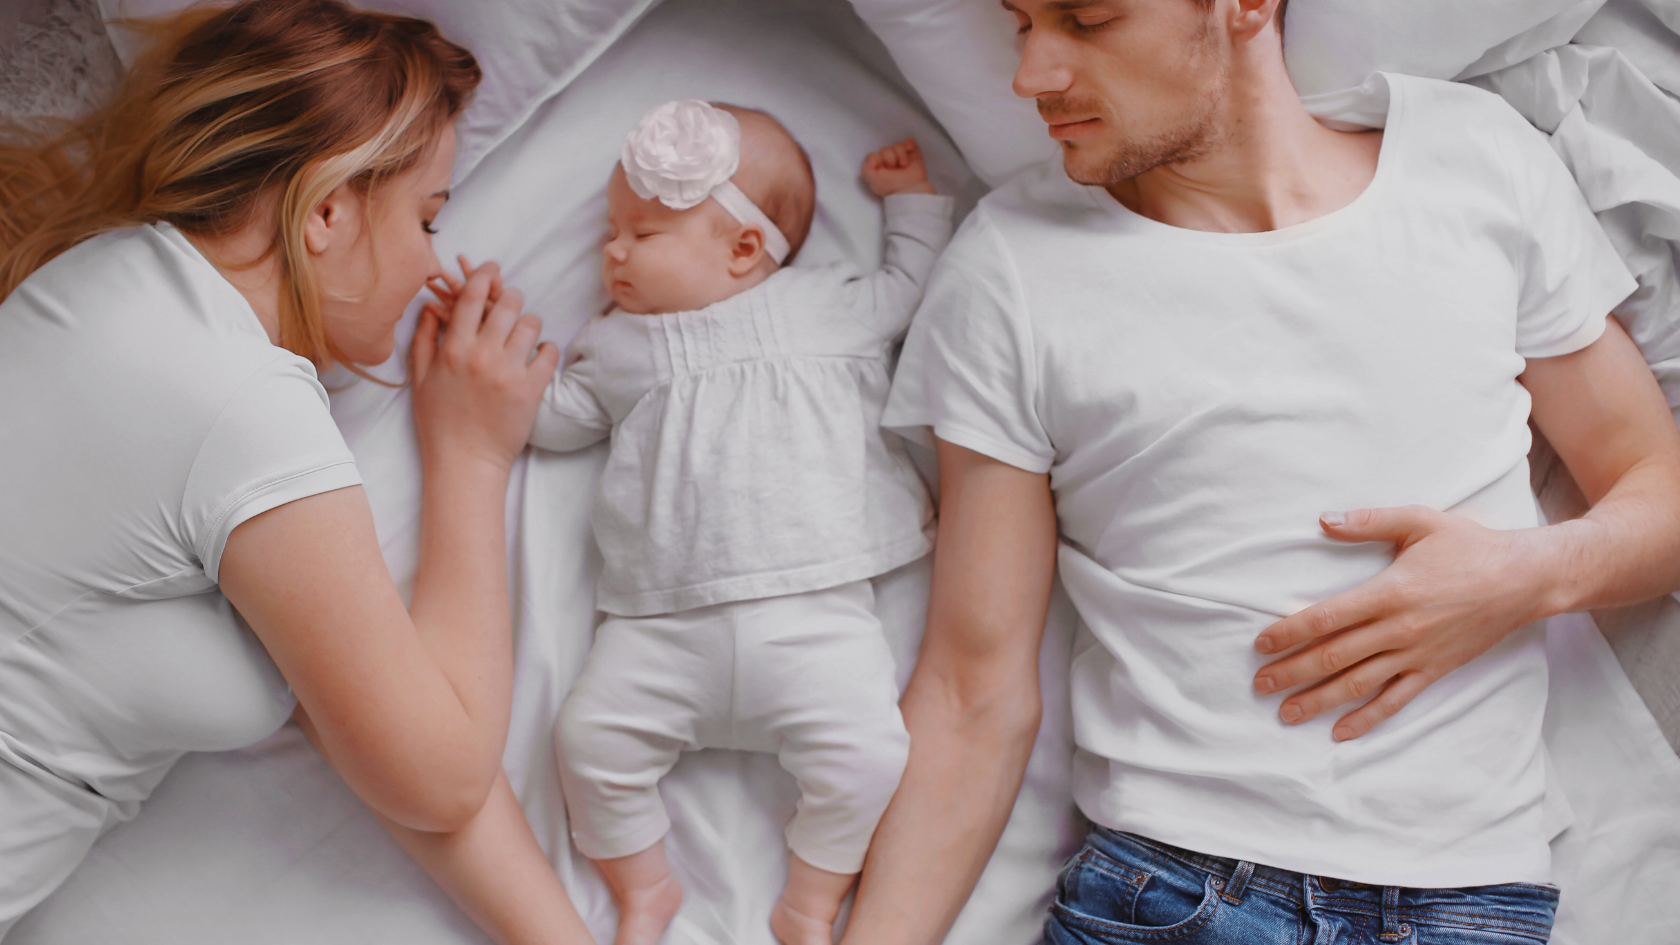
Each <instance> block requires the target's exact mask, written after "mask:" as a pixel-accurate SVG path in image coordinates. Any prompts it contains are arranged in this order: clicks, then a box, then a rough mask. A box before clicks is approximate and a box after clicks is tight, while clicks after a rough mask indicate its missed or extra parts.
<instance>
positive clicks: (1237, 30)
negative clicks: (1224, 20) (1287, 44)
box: [1231, 0, 1287, 43]
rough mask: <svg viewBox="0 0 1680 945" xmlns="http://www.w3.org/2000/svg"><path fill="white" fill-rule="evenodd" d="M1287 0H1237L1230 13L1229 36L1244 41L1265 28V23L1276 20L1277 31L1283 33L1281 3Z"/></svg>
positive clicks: (1237, 40)
mask: <svg viewBox="0 0 1680 945" xmlns="http://www.w3.org/2000/svg"><path fill="white" fill-rule="evenodd" d="M1285 2H1287V0H1237V3H1236V9H1235V11H1233V13H1232V15H1231V38H1232V39H1233V40H1235V41H1236V42H1239V43H1246V42H1248V41H1249V40H1251V39H1253V38H1254V37H1256V36H1259V35H1260V33H1261V32H1262V31H1264V30H1265V28H1266V24H1267V23H1270V22H1272V21H1273V19H1276V20H1277V32H1278V34H1279V35H1282V34H1283V5H1284V3H1285Z"/></svg>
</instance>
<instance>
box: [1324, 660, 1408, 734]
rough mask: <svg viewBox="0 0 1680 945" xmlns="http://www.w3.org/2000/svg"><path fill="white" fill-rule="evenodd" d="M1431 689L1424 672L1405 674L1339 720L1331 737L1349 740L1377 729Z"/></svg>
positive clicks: (1395, 678)
mask: <svg viewBox="0 0 1680 945" xmlns="http://www.w3.org/2000/svg"><path fill="white" fill-rule="evenodd" d="M1427 688H1429V677H1428V676H1425V675H1424V674H1423V673H1420V672H1417V671H1415V670H1414V671H1412V672H1409V673H1401V674H1400V675H1398V676H1396V677H1394V678H1393V679H1392V680H1390V681H1389V683H1388V685H1386V686H1384V687H1383V690H1382V692H1381V693H1379V694H1378V695H1377V697H1376V698H1375V699H1372V700H1371V701H1370V702H1367V703H1365V704H1364V705H1362V706H1360V707H1359V708H1357V709H1354V710H1353V711H1352V712H1349V713H1348V714H1347V715H1344V716H1342V717H1341V719H1340V720H1339V721H1337V722H1336V727H1335V728H1333V729H1331V730H1330V737H1332V738H1334V739H1335V740H1336V741H1339V742H1345V741H1347V740H1348V739H1350V738H1358V737H1359V736H1361V735H1363V734H1365V733H1366V732H1369V731H1370V730H1371V729H1373V728H1376V727H1377V724H1378V723H1380V722H1382V721H1384V720H1386V719H1388V718H1390V717H1391V716H1393V715H1394V714H1395V713H1396V712H1399V711H1400V710H1401V709H1404V708H1405V707H1406V705H1407V703H1410V702H1411V701H1412V700H1413V699H1415V698H1417V694H1418V693H1420V692H1422V691H1424V690H1425V689H1427Z"/></svg>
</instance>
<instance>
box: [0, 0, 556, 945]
mask: <svg viewBox="0 0 1680 945" xmlns="http://www.w3.org/2000/svg"><path fill="white" fill-rule="evenodd" d="M478 79H479V70H478V66H477V64H476V63H475V62H474V61H473V59H472V56H471V55H470V54H468V53H467V52H466V51H465V50H464V49H461V48H460V47H459V46H456V45H454V44H452V43H450V42H448V41H446V40H444V39H443V38H442V37H441V36H439V35H438V33H437V31H436V30H435V28H433V27H432V26H431V25H430V24H428V23H425V22H423V21H420V20H414V19H408V18H403V17H396V16H387V15H382V14H375V13H366V12H358V11H355V10H352V9H350V8H348V7H346V6H344V5H343V4H342V3H340V2H338V0H245V2H241V3H236V4H233V5H231V6H226V7H212V8H209V9H199V10H196V11H191V12H188V13H186V14H183V15H181V16H179V17H176V18H173V19H171V20H168V21H166V22H163V23H161V24H159V27H158V31H157V36H156V42H155V44H154V49H153V51H152V52H151V53H150V55H149V56H148V57H147V58H146V59H144V60H143V61H141V62H140V63H138V64H137V65H136V66H135V68H134V69H133V70H132V72H131V73H130V74H129V75H128V76H127V77H126V79H125V81H124V83H123V86H122V88H121V89H120V91H119V92H118V94H117V96H116V98H115V100H114V101H113V102H112V103H111V104H110V105H109V106H108V107H107V108H105V109H104V110H102V111H101V112H99V113H97V114H95V115H94V116H92V117H91V118H89V119H87V120H86V121H84V122H82V123H80V124H79V125H76V126H73V127H72V128H71V129H70V131H69V132H68V133H67V134H65V135H64V136H63V137H61V138H58V139H55V140H51V141H36V142H35V143H33V144H30V145H24V146H18V145H7V146H5V147H0V299H3V300H4V301H3V302H0V483H4V486H5V488H4V490H3V491H0V937H3V936H4V934H5V931H6V929H8V928H9V927H10V926H11V925H12V924H13V923H14V922H15V921H16V920H17V918H18V917H19V916H21V915H22V914H23V913H25V912H26V911H28V910H29V909H30V908H31V907H32V906H34V905H35V904H37V903H38V902H40V901H41V900H42V899H44V898H45V897H46V896H47V895H48V894H49V893H50V892H51V891H52V890H53V889H54V888H55V887H56V886H57V885H58V884H59V883H61V882H62V881H63V880H64V878H65V877H66V876H68V875H69V873H70V872H71V871H72V870H73V869H74V868H75V866H76V864H77V863H78V862H79V861H80V860H81V858H82V857H83V856H84V855H85V854H86V852H87V850H88V848H89V847H90V846H91V845H92V844H93V842H94V841H95V840H96V839H97V838H98V837H99V835H100V834H101V833H102V832H103V831H104V830H105V829H107V828H108V827H110V826H111V825H113V824H115V823H118V822H121V821H123V820H126V819H128V818H130V817H132V816H133V815H134V814H135V812H136V811H137V809H138V807H139V804H140V803H141V802H142V801H143V800H144V799H145V798H146V796H147V795H148V794H149V793H150V792H151V790H152V788H153V787H154V786H155V785H156V784H157V783H158V782H159V781H160V780H161V779H162V778H163V776H164V774H165V773H167V771H168V770H169V767H170V766H171V765H172V764H173V763H174V761H175V760H176V759H177V758H179V757H180V755H181V754H183V753H184V752H187V751H203V750H218V749H231V748H236V747H240V746H243V745H247V744H250V743H252V742H255V741H258V740H260V739H262V738H263V737H265V736H267V735H268V734H269V733H270V732H272V731H273V730H274V729H275V728H276V727H277V726H279V725H280V724H281V723H282V722H283V721H284V720H285V719H286V717H287V715H288V714H290V713H293V710H294V698H293V697H294V694H295V709H296V712H295V714H296V717H297V718H298V720H299V721H300V722H301V723H302V724H303V726H304V728H305V730H306V731H307V732H309V734H310V736H311V738H312V739H313V740H314V741H315V744H316V745H317V746H318V747H319V748H320V750H321V752H322V753H323V755H325V757H326V758H327V760H328V761H329V762H331V763H332V765H333V766H334V767H335V768H336V769H337V770H338V772H339V773H340V774H341V775H342V776H343V777H344V779H345V781H346V782H347V783H348V784H349V785H350V786H351V787H352V788H353V789H354V790H355V791H356V793H357V794H358V795H359V796H360V797H361V798H362V799H363V800H364V801H365V802H366V803H367V804H368V805H369V806H370V807H371V808H372V809H373V810H374V811H375V812H376V813H377V814H378V815H379V816H380V818H381V819H382V820H383V821H384V822H385V824H386V825H387V826H388V828H389V829H390V831H391V833H392V834H393V835H394V836H395V837H396V838H397V839H398V841H399V842H401V843H402V844H403V846H404V847H405V848H406V849H408V850H409V852H410V853H411V854H413V855H414V856H415V857H416V858H417V859H418V860H419V861H420V862H421V863H422V864H423V865H424V866H425V867H426V868H427V869H428V870H429V871H430V872H431V873H432V875H433V876H435V877H436V878H437V879H438V880H439V882H440V883H442V884H443V886H444V887H445V888H446V889H448V890H449V892H450V893H451V894H452V895H453V896H455V898H456V899H457V901H459V902H460V903H461V904H462V905H463V906H464V907H465V908H467V909H468V911H469V912H471V913H472V914H473V915H474V917H475V918H476V919H477V920H478V921H479V923H480V924H481V925H482V926H483V927H484V928H485V929H486V930H487V931H489V932H490V933H491V934H492V935H493V936H495V937H496V938H498V939H499V940H501V941H503V942H538V941H544V942H574V943H582V942H587V941H589V936H588V933H587V932H586V931H585V930H584V928H583V926H582V924H581V922H580V921H579V920H578V918H577V915H576V913H575V912H574V911H573V909H572V907H571V904H570V902H569V900H568V899H567V898H566V895H565V892H564V890H563V889H562V888H561V887H560V885H559V882H558V880H557V879H556V877H555V875H554V872H553V871H552V869H551V868H550V867H549V864H548V863H547V861H546V859H545V858H544V857H543V855H542V853H541V851H540V850H539V848H538V847H537V844H536V842H535V839H534V838H533V837H532V836H531V833H530V829H529V827H528V826H527V824H526V822H525V820H524V817H523V814H522V812H521V811H520V808H519V806H518V804H517V803H516V801H515V799H514V796H513V794H512V792H511V790H510V789H509V786H508V783H507V780H506V777H505V776H504V775H503V774H502V771H501V764H500V761H501V754H502V748H503V742H504V739H505V736H506V732H507V722H508V713H509V708H510V688H511V671H512V656H511V631H510V624H511V619H510V616H509V608H508V594H507V586H506V562H505V542H504V535H503V501H504V495H505V492H506V487H507V477H508V471H509V468H510V465H511V463H512V462H513V460H514V458H515V457H516V456H517V455H518V453H519V450H520V448H521V446H522V445H523V443H524V442H525V436H526V433H527V431H528V430H529V428H530V425H531V419H532V416H533V413H534V411H535V408H536V403H537V399H538V397H539V396H540V393H541V390H542V387H543V384H544V382H545V380H546V379H547V378H548V376H549V375H550V374H551V373H552V372H553V370H554V368H555V364H556V362H557V360H558V352H557V351H556V350H555V349H554V346H553V345H551V344H544V345H542V346H540V347H534V346H535V343H536V339H537V334H538V331H539V329H540V327H541V326H540V324H539V323H538V321H537V320H536V319H535V318H533V317H531V316H529V315H526V316H521V315H520V297H519V295H518V294H517V293H516V292H513V291H511V290H509V291H507V292H502V291H501V290H500V286H499V281H498V279H497V274H496V271H495V268H494V267H493V266H486V267H481V268H479V269H478V270H476V271H471V270H469V271H468V272H467V273H466V275H467V276H468V278H467V280H466V283H465V285H464V287H461V291H460V293H459V296H458V299H457V301H456V304H454V305H453V308H452V311H451V312H449V313H447V315H446V314H445V313H443V312H441V311H440V310H438V309H436V308H428V310H427V311H426V312H425V313H424V314H423V316H422V319H421V324H420V326H419V328H418V330H417V332H416V334H415V339H414V344H413V354H412V361H411V373H412V380H413V384H414V403H415V414H416V418H417V426H418V434H419V441H420V449H421V457H422V469H423V475H424V493H423V510H422V529H421V559H420V568H419V573H418V576H417V577H416V579H415V585H414V593H413V602H412V605H411V606H410V607H407V608H405V607H404V605H403V602H402V600H401V599H400V598H399V596H398V593H397V590H396V588H395V586H394V585H393V584H392V581H391V578H390V575H389V574H388V573H387V571H386V568H385V564H384V561H383V559H382V558H381V556H380V551H379V546H378V543H377V542H376V540H375V535H374V528H373V519H372V515H371V512H370V510H369V507H368V503H367V499H366V497H365V496H364V494H363V492H362V489H361V486H360V477H359V476H358V474H357V472H356V467H355V464H354V462H353V461H352V459H351V456H350V454H349V452H348V450H347V449H346V448H345V445H344V441H343V439H342V438H341V437H340V435H339V433H338V431H337V428H336V427H335V426H334V425H333V423H332V420H331V418H330V416H329V415H328V412H327V407H326V397H325V392H324V391H323V389H322V388H321V385H320V384H319V382H318V381H317V379H316V370H317V369H318V368H320V367H322V366H325V365H327V364H329V363H334V362H336V363H341V364H344V365H346V366H349V367H351V369H352V370H358V372H359V369H358V368H356V367H355V366H356V365H358V364H360V365H367V364H377V363H380V362H382V361H384V360H385V359H386V358H387V357H388V356H389V355H390V353H391V351H392V349H393V346H394V344H395V341H394V337H393V331H394V328H395V325H396V323H397V321H398V319H399V318H400V317H401V315H402V312H403V309H404V307H405V306H406V305H407V303H408V302H409V300H410V299H411V298H413V297H414V296H415V294H416V293H417V292H418V291H419V290H420V289H421V288H422V286H423V285H424V284H425V283H426V282H427V281H428V280H429V279H431V278H433V277H435V276H439V275H441V273H442V269H441V266H440V265H439V263H438V261H437V257H436V256H435V254H434V253H433V251H432V248H431V242H430V236H429V234H430V233H431V232H432V230H431V222H432V219H433V218H434V217H435V216H436V214H437V213H438V211H439V209H440V208H441V207H442V205H443V202H444V200H446V199H447V198H448V190H447V187H448V181H449V170H450V164H451V161H452V159H453V155H454V132H453V130H452V127H451V123H452V122H453V120H454V118H455V117H456V116H457V115H458V114H459V113H460V111H461V109H462V108H463V107H464V105H465V103H466V101H467V99H468V97H469V96H470V95H471V93H472V91H473V89H474V88H475V87H476V85H477V83H478ZM236 612H237V613H236ZM241 618H243V622H242V621H241Z"/></svg>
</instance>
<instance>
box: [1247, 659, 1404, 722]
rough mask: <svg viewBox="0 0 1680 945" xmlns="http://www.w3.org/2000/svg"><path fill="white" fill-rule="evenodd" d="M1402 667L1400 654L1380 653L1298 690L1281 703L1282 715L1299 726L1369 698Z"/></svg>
mask: <svg viewBox="0 0 1680 945" xmlns="http://www.w3.org/2000/svg"><path fill="white" fill-rule="evenodd" d="M1401 669H1402V666H1401V663H1400V660H1399V658H1398V657H1386V656H1378V657H1375V658H1373V659H1368V660H1365V661H1363V662H1361V663H1359V664H1357V665H1355V666H1353V667H1351V668H1349V669H1348V670H1347V671H1345V672H1342V673H1339V674H1337V675H1336V676H1334V677H1332V678H1330V679H1326V680H1325V681H1324V682H1321V683H1319V684H1318V685H1316V686H1313V687H1312V688H1310V689H1305V690H1302V691H1301V692H1297V693H1295V694H1294V695H1292V696H1290V697H1289V698H1287V699H1285V700H1283V702H1282V704H1280V705H1279V706H1278V718H1280V719H1282V720H1283V721H1284V722H1286V723H1288V724H1290V725H1298V724H1300V723H1302V722H1305V721H1307V720H1308V719H1311V718H1316V717H1317V716H1319V715H1322V714H1323V713H1325V712H1328V711H1330V710H1331V709H1334V708H1336V707H1337V706H1340V705H1347V704H1348V703H1350V702H1358V701H1360V700H1361V699H1365V698H1368V697H1369V696H1370V695H1371V694H1372V693H1374V692H1377V691H1378V690H1380V689H1382V688H1383V687H1384V686H1386V685H1387V684H1388V681H1389V680H1390V679H1393V678H1394V677H1395V676H1396V675H1397V674H1399V673H1400V671H1401Z"/></svg>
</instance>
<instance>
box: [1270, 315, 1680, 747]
mask: <svg viewBox="0 0 1680 945" xmlns="http://www.w3.org/2000/svg"><path fill="white" fill-rule="evenodd" d="M1520 380H1521V381H1522V383H1523V386H1525V387H1527V388H1528V391H1529V394H1530V395H1531V396H1532V397H1533V400H1534V411H1533V417H1534V422H1535V424H1536V425H1537V426H1539V428H1540V431H1541V432H1542V433H1544V434H1545V435H1546V438H1547V439H1548V440H1550V441H1551V443H1552V446H1553V447H1554V448H1555V449H1556V450H1557V452H1558V455H1559V456H1560V457H1561V458H1562V459H1563V462H1564V465H1565V466H1567V467H1568V469H1569V472H1570V474H1571V475H1573V476H1574V477H1575V481H1576V482H1577V483H1578V484H1579V485H1580V487H1581V490H1582V492H1583V493H1584V494H1585V495H1586V497H1587V500H1588V502H1590V503H1591V505H1592V508H1591V510H1590V511H1588V512H1587V514H1586V515H1585V516H1584V517H1582V518H1579V519H1575V520H1573V521H1568V522H1561V523H1558V524H1556V525H1549V526H1546V527H1543V528H1530V529H1521V530H1517V531H1496V530H1492V529H1487V528H1483V527H1482V526H1480V525H1477V524H1475V523H1473V522H1471V521H1470V520H1468V519H1465V518H1462V517H1460V516H1456V515H1450V514H1447V513H1445V512H1436V511H1433V510H1430V509H1423V508H1418V507H1407V508H1402V509H1363V510H1360V511H1356V512H1349V513H1347V514H1346V515H1345V516H1344V517H1343V519H1344V520H1343V521H1341V522H1339V523H1338V522H1335V521H1333V520H1332V519H1333V518H1335V516H1334V515H1333V514H1332V515H1327V516H1326V518H1325V520H1324V522H1323V525H1324V530H1325V532H1326V533H1328V534H1329V535H1330V536H1331V537H1333V538H1338V539H1341V540H1344V541H1392V542H1395V544H1396V551H1397V554H1396V557H1395V561H1394V564H1393V565H1391V566H1390V567H1389V568H1387V569H1386V570H1384V571H1383V572H1382V573H1381V574H1379V575H1377V577H1375V578H1373V579H1371V580H1370V581H1368V582H1366V583H1365V584H1362V585H1360V586H1359V587H1357V588H1355V589H1353V590H1352V591H1349V592H1347V593H1346V594H1341V595H1339V596H1337V597H1333V598H1331V599H1330V600H1328V601H1325V602H1324V603H1322V604H1317V605H1314V606H1312V607H1308V608H1307V609H1305V610H1303V611H1301V612H1300V613H1298V614H1295V615H1293V616H1291V617H1288V618H1286V619H1284V620H1281V621H1278V622H1277V623H1275V624H1273V625H1272V626H1271V627H1269V628H1267V629H1266V630H1265V632H1263V633H1262V634H1261V635H1260V637H1259V639H1258V640H1257V641H1256V643H1255V647H1256V649H1258V650H1260V652H1262V653H1278V652H1282V651H1283V650H1285V649H1288V648H1289V647H1292V646H1295V645H1297V644H1301V643H1304V642H1307V641H1312V640H1315V639H1316V640H1317V642H1314V643H1311V644H1310V645H1308V646H1307V647H1305V648H1304V649H1302V650H1301V652H1299V653H1296V654H1293V655H1291V656H1289V657H1287V658H1285V659H1281V660H1277V661H1275V662H1273V663H1271V664H1269V665H1267V666H1265V667H1264V668H1262V669H1261V670H1260V672H1259V673H1258V674H1257V675H1256V677H1255V688H1256V689H1258V690H1259V691H1261V692H1280V691H1282V690H1284V689H1288V688H1290V687H1293V686H1298V685H1302V684H1305V683H1313V685H1311V686H1310V687H1309V688H1307V689H1304V690H1303V691H1301V692H1299V693H1296V694H1295V695H1293V696H1291V697H1290V698H1288V699H1285V700H1284V701H1283V704H1282V706H1281V707H1280V709H1279V714H1280V716H1281V717H1282V718H1283V719H1284V721H1287V722H1296V721H1303V720H1305V719H1309V718H1312V717H1313V716H1315V715H1318V714H1319V713H1321V712H1325V711H1327V710H1329V709H1332V708H1335V707H1337V706H1340V705H1344V704H1346V703H1349V702H1355V701H1358V700H1360V699H1363V698H1366V697H1369V696H1371V695H1372V694H1373V693H1374V694H1375V698H1372V699H1371V700H1370V701H1369V702H1367V703H1366V704H1365V705H1363V706H1361V707H1360V708H1358V709H1355V710H1354V711H1352V712H1350V713H1348V714H1347V715H1346V716H1344V717H1343V718H1342V720H1341V721H1340V722H1338V723H1337V725H1336V727H1335V730H1334V732H1335V737H1336V738H1338V739H1346V738H1357V737H1358V736H1360V735H1363V734H1365V733H1366V732H1368V731H1370V730H1371V728H1372V727H1373V726H1375V725H1376V724H1377V723H1379V722H1381V721H1383V720H1384V719H1386V718H1388V717H1389V716H1391V715H1393V714H1394V713H1396V712H1398V711H1399V710H1400V709H1401V708H1402V707H1403V706H1405V705H1406V703H1408V702H1410V701H1411V700H1412V698H1413V697H1415V696H1416V695H1417V694H1418V693H1419V692H1422V691H1423V690H1424V689H1425V688H1427V687H1428V686H1429V685H1430V684H1432V683H1434V682H1435V681H1436V680H1438V679H1440V678H1441V677H1442V676H1445V675H1446V674H1447V673H1449V672H1451V671H1452V670H1454V669H1457V668H1458V667H1460V666H1462V665H1464V664H1465V663H1467V662H1469V661H1470V660H1471V659H1474V658H1475V657H1476V656H1478V655H1480V654H1482V653H1483V652H1485V651H1486V650H1487V649H1488V648H1489V647H1491V646H1493V645H1494V644H1495V643H1497V642H1499V641H1500V640H1501V639H1503V638H1504V637H1505V635H1506V634H1508V633H1510V632H1511V631H1513V630H1516V629H1517V628H1519V627H1522V626H1526V625H1527V624H1529V623H1532V622H1533V621H1535V620H1540V619H1542V618H1545V617H1550V616H1552V615H1554V614H1560V613H1569V612H1574V611H1581V610H1589V609H1597V608H1600V607H1614V606H1618V605H1623V604H1632V603H1637V602H1639V601H1643V600H1649V599H1651V598H1653V597H1659V596H1661V595H1663V594H1666V593H1669V592H1670V591H1673V590H1675V589H1676V588H1680V431H1677V430H1676V429H1675V425H1674V418H1673V416H1672V415H1671V414H1670V412H1669V408H1668V404H1667V403H1666V402H1665V401H1664V399H1663V395H1662V391H1661V390H1660V389H1659V388H1658V387H1657V384H1656V379H1655V378H1653V377H1652V376H1651V371H1650V368H1649V367H1647V366H1646V364H1645V360H1644V358H1643V357H1641V356H1640V353H1639V349H1638V348H1636V347H1635V346H1634V344H1633V341H1632V340H1631V339H1629V338H1628V336H1627V333H1626V332H1624V331H1623V330H1622V328H1621V326H1620V325H1618V324H1617V323H1616V321H1615V319H1611V320H1610V323H1609V325H1608V326H1607V327H1606V329H1605V332H1604V335H1603V337H1601V338H1599V340H1598V341H1595V342H1593V343H1592V344H1590V345H1588V346H1587V347H1585V348H1583V349H1581V350H1580V351H1577V352H1574V353H1573V354H1566V355H1562V356H1560V357H1555V358H1541V359H1535V360H1531V361H1529V362H1528V368H1527V370H1526V371H1525V372H1524V373H1523V375H1522V377H1521V378H1520Z"/></svg>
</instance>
